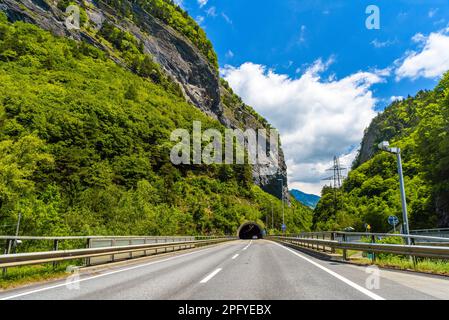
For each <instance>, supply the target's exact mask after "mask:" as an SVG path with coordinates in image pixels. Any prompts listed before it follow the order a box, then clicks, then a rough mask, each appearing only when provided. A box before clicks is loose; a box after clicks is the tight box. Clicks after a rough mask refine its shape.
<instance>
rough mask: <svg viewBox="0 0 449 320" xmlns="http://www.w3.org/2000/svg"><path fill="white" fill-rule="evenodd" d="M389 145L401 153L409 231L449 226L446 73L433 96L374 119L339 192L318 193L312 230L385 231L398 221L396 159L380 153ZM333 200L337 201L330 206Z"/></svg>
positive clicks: (427, 93) (448, 84)
mask: <svg viewBox="0 0 449 320" xmlns="http://www.w3.org/2000/svg"><path fill="white" fill-rule="evenodd" d="M387 140H388V141H390V144H391V146H394V147H399V148H401V151H402V162H403V170H404V179H405V187H406V194H407V202H408V213H409V222H410V227H411V229H421V228H435V227H448V226H449V73H447V74H445V75H444V76H443V77H442V79H441V81H440V83H439V84H438V85H437V86H436V87H435V89H434V90H430V91H420V92H418V93H417V95H416V96H414V97H408V98H407V99H404V100H402V101H396V102H393V103H392V104H391V105H390V106H388V107H387V108H386V109H385V111H384V112H382V113H380V114H379V115H378V116H377V117H376V118H375V119H373V121H372V123H371V124H370V126H369V127H368V128H367V130H366V131H365V135H364V138H363V141H362V143H361V149H360V152H359V155H358V157H357V159H356V161H355V162H354V164H353V168H352V171H351V172H350V173H349V175H348V178H347V179H346V180H345V181H344V183H343V186H342V189H341V190H334V189H332V188H329V187H327V188H325V189H323V192H322V194H323V196H322V199H321V201H320V203H319V204H318V206H317V208H316V209H315V212H314V226H315V228H317V229H342V228H344V227H347V226H353V227H355V228H356V229H358V230H363V225H364V224H365V223H368V224H370V225H371V226H372V230H373V231H377V232H384V231H388V230H389V229H390V226H389V225H388V223H387V218H388V216H389V215H396V216H398V217H400V216H401V200H400V193H399V178H398V173H397V162H396V157H395V155H393V154H390V153H387V152H383V151H380V150H379V149H378V147H377V146H378V144H379V143H380V142H382V141H387ZM335 199H337V201H336V200H335Z"/></svg>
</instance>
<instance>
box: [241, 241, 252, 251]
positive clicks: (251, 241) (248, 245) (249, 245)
mask: <svg viewBox="0 0 449 320" xmlns="http://www.w3.org/2000/svg"><path fill="white" fill-rule="evenodd" d="M251 243H253V240H251V241H250V242H249V243H248V245H247V246H246V247H245V248H243V249H242V251H245V250H246V249H248V248H249V246H250V245H251Z"/></svg>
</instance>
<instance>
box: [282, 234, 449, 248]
mask: <svg viewBox="0 0 449 320" xmlns="http://www.w3.org/2000/svg"><path fill="white" fill-rule="evenodd" d="M290 236H294V237H299V238H311V239H314V238H316V239H327V238H329V239H335V240H336V239H339V238H340V239H342V240H347V239H362V238H371V237H373V236H374V237H376V238H378V239H382V238H390V237H397V238H402V239H407V238H409V239H411V240H412V242H416V240H423V241H429V242H446V243H448V245H449V239H448V238H446V237H434V236H422V235H416V234H410V235H404V234H397V233H370V232H369V233H368V232H344V231H323V232H305V233H301V234H298V235H290Z"/></svg>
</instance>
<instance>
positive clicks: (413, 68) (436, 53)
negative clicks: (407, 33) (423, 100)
mask: <svg viewBox="0 0 449 320" xmlns="http://www.w3.org/2000/svg"><path fill="white" fill-rule="evenodd" d="M447 31H448V30H442V31H440V32H434V33H431V34H430V35H429V36H425V35H423V34H421V33H418V34H416V35H415V36H414V37H413V38H412V40H413V41H414V42H416V43H418V44H420V45H421V46H422V48H421V49H420V51H419V52H416V51H410V52H407V53H406V55H405V57H404V58H402V59H400V60H398V61H396V64H397V65H398V68H397V69H396V80H397V81H399V80H401V79H404V78H410V79H417V78H419V77H424V78H429V79H431V78H437V77H439V76H441V75H442V74H444V73H445V72H446V71H447V70H449V36H448V35H447Z"/></svg>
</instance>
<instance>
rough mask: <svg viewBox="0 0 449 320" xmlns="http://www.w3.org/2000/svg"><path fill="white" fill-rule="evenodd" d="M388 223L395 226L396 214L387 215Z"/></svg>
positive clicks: (397, 220)
mask: <svg viewBox="0 0 449 320" xmlns="http://www.w3.org/2000/svg"><path fill="white" fill-rule="evenodd" d="M388 223H389V224H390V225H392V226H397V225H398V223H399V219H398V217H396V216H389V217H388Z"/></svg>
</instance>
